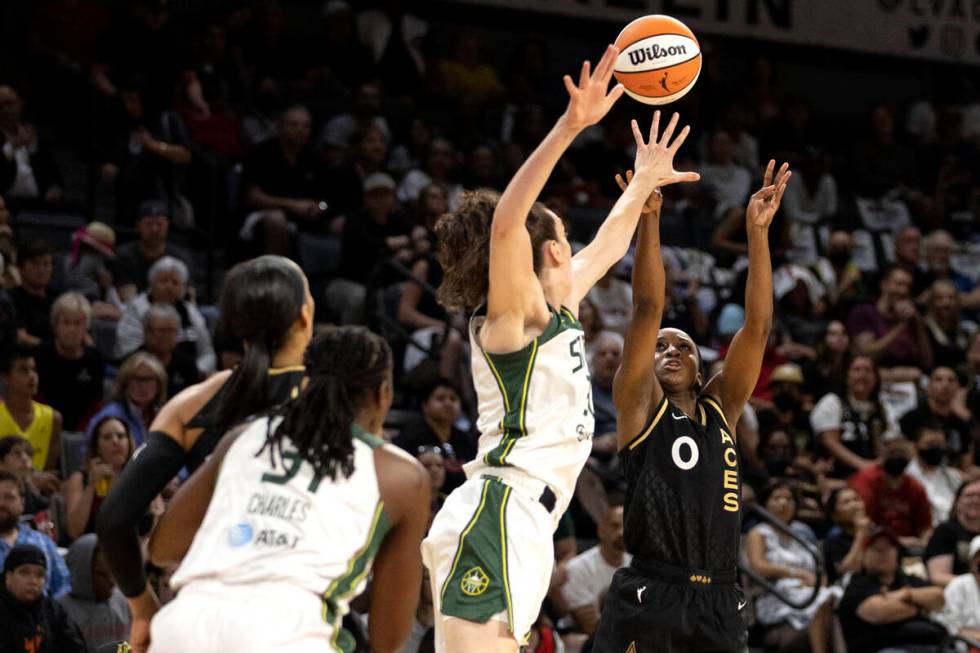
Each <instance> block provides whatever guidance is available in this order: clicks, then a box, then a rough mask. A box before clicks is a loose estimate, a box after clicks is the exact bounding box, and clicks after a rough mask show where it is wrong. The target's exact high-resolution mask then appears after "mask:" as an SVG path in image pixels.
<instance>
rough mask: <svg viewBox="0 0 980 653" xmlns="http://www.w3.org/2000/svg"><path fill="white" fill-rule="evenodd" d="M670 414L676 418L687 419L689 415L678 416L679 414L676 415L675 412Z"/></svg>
mask: <svg viewBox="0 0 980 653" xmlns="http://www.w3.org/2000/svg"><path fill="white" fill-rule="evenodd" d="M670 416H671V417H673V418H674V419H687V415H679V416H678V415H675V414H674V413H671V414H670Z"/></svg>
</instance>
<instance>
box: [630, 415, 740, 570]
mask: <svg viewBox="0 0 980 653" xmlns="http://www.w3.org/2000/svg"><path fill="white" fill-rule="evenodd" d="M696 411H697V412H696V413H695V415H694V417H693V418H689V417H687V415H685V414H684V413H683V412H682V411H681V410H680V409H679V408H677V407H675V406H674V405H673V404H671V403H670V401H668V400H667V398H666V397H664V398H663V399H662V400H661V402H660V403H659V404H658V405H657V408H656V409H655V410H654V411H653V416H652V419H651V420H650V422H649V423H648V425H647V426H646V428H644V429H643V431H641V432H640V433H637V434H636V435H635V437H633V439H632V440H631V441H630V443H629V444H628V445H627V446H626V447H625V448H624V449H623V450H622V451H621V452H620V457H621V461H622V466H623V469H624V472H625V475H626V483H627V489H626V502H625V505H624V524H623V535H624V539H625V541H626V550H627V551H629V552H630V553H631V554H633V556H635V557H636V558H639V559H647V560H651V561H655V562H660V563H665V564H668V565H673V566H675V567H681V568H683V569H698V570H704V571H707V572H720V571H728V570H734V569H735V566H736V564H738V542H739V527H740V523H741V521H740V515H739V509H740V502H741V499H740V496H741V478H740V474H739V466H738V450H737V448H736V446H735V439H734V438H733V437H732V434H731V432H730V431H729V430H728V427H727V425H726V424H725V421H724V417H723V416H722V414H721V410H720V408H719V403H718V401H717V400H715V399H713V398H710V397H706V396H701V397H699V399H698V402H697V409H696Z"/></svg>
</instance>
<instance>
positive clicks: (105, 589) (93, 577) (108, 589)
mask: <svg viewBox="0 0 980 653" xmlns="http://www.w3.org/2000/svg"><path fill="white" fill-rule="evenodd" d="M66 563H67V565H68V570H69V571H70V572H71V592H70V593H68V594H65V595H63V596H62V597H61V598H59V599H58V603H60V604H61V607H62V608H64V609H65V612H66V613H68V618H69V619H70V620H71V621H73V622H74V623H75V624H76V625H77V626H78V629H79V630H80V631H81V634H82V638H83V639H84V640H85V644H86V646H87V650H88V653H100V652H101V651H108V650H110V648H111V649H113V650H114V649H115V646H116V645H117V644H119V643H121V642H123V641H125V640H126V639H128V638H129V627H130V624H131V623H132V617H131V616H130V612H129V605H127V604H126V597H124V596H123V595H122V592H120V591H119V588H117V587H116V584H115V583H114V582H113V580H112V574H111V573H110V572H109V565H107V564H106V561H105V557H104V556H103V555H102V550H101V549H100V548H99V545H98V541H97V539H96V537H95V535H94V534H91V533H90V534H88V535H83V536H81V537H80V538H78V539H77V540H75V541H74V542H73V543H72V545H71V546H70V547H69V548H68V556H67V558H66Z"/></svg>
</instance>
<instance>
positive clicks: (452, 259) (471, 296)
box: [435, 188, 558, 310]
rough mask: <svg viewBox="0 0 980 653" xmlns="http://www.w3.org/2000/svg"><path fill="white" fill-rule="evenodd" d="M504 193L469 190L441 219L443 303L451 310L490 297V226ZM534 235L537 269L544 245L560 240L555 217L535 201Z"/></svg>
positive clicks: (529, 227)
mask: <svg viewBox="0 0 980 653" xmlns="http://www.w3.org/2000/svg"><path fill="white" fill-rule="evenodd" d="M499 201H500V193H498V192H496V191H492V190H487V189H485V188H481V189H477V190H474V191H466V192H464V193H462V194H461V195H460V197H459V203H458V206H457V208H456V210H455V211H453V212H452V213H447V214H446V215H444V216H442V217H441V218H439V221H438V222H437V223H436V227H435V232H436V239H437V241H438V245H437V257H438V259H439V264H440V265H441V266H442V270H443V279H442V284H440V286H439V290H438V292H437V295H436V297H437V299H438V300H439V303H440V304H442V305H443V306H445V307H446V308H449V309H464V310H472V309H474V308H476V307H478V306H480V305H481V304H483V303H484V302H485V301H486V299H487V289H488V288H489V286H490V227H491V224H492V223H493V213H494V211H495V210H496V209H497V203H498V202H499ZM525 225H526V227H527V231H528V234H529V235H530V236H531V251H532V255H533V257H534V261H533V262H534V272H535V273H537V272H538V271H540V269H541V256H542V254H541V246H542V245H543V244H544V243H545V242H547V241H549V240H556V239H557V238H558V234H556V233H555V221H554V218H553V217H552V216H551V214H549V213H548V212H547V210H546V209H545V207H544V205H543V204H540V203H537V202H536V203H535V204H534V206H533V207H532V208H531V212H530V213H529V214H528V216H527V220H526V222H525Z"/></svg>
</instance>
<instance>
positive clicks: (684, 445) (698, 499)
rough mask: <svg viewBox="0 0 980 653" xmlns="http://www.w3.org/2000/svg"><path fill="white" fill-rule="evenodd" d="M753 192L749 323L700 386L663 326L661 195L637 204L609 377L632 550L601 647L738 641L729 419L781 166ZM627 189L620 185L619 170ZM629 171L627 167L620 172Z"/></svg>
mask: <svg viewBox="0 0 980 653" xmlns="http://www.w3.org/2000/svg"><path fill="white" fill-rule="evenodd" d="M775 165H776V164H775V161H770V162H769V165H768V167H767V168H766V172H765V177H764V181H763V187H762V188H761V189H760V190H759V191H758V192H756V193H755V194H754V195H752V197H751V198H750V200H749V203H748V207H747V208H746V211H745V228H746V231H747V233H748V244H749V276H748V283H747V284H746V290H745V324H744V325H743V326H742V328H741V329H740V330H739V331H738V333H737V334H736V335H735V338H734V339H733V340H732V344H731V349H730V350H729V352H728V356H727V357H726V359H725V367H724V369H723V370H722V371H721V372H720V373H719V374H717V375H716V376H715V377H714V378H712V379H711V380H710V381H708V383H707V384H706V385H704V386H703V387H702V379H701V373H700V364H701V360H700V354H699V352H698V348H697V344H696V343H695V342H694V341H693V340H692V339H691V337H690V336H689V335H688V334H687V333H685V332H683V331H681V330H679V329H670V328H665V329H661V328H660V322H661V317H662V315H663V308H664V283H665V274H664V265H663V261H662V260H661V256H660V204H661V201H660V198H659V196H657V195H656V194H654V196H652V197H651V198H650V199H649V200H648V201H647V203H646V205H645V207H644V211H645V212H644V216H643V217H642V219H641V225H640V227H639V231H640V236H639V242H638V244H637V251H636V263H635V266H634V268H633V322H632V323H631V324H630V327H629V330H628V331H627V334H626V343H625V347H624V349H623V362H622V365H621V366H620V368H619V371H618V372H617V374H616V380H615V383H614V385H613V400H614V402H615V405H616V409H617V411H618V413H619V417H618V420H617V433H618V440H619V450H620V456H621V457H622V462H623V469H624V471H625V474H626V481H627V494H626V502H625V506H624V508H625V514H624V519H625V524H624V537H625V541H626V549H627V550H628V551H629V552H630V553H631V554H633V560H632V563H631V564H630V566H629V567H625V568H623V569H620V570H619V571H617V572H616V575H615V576H614V577H613V581H612V584H611V586H610V589H609V594H608V595H607V598H606V604H605V606H604V609H603V613H602V619H601V621H600V623H599V627H598V630H597V633H596V643H595V648H594V649H593V650H594V651H596V652H597V653H607V652H608V653H622V652H623V651H631V652H633V653H646V652H648V651H651V652H652V651H657V652H673V653H676V652H679V651H684V652H686V651H738V652H739V653H741V651H743V650H744V649H745V644H746V629H745V623H744V621H743V619H742V615H741V611H742V609H743V608H744V607H745V603H746V600H745V596H744V594H743V593H742V591H741V588H739V586H738V584H737V583H736V564H737V562H738V542H739V527H740V517H739V508H740V495H739V493H740V485H741V484H740V479H739V470H738V453H737V449H736V445H735V429H734V428H733V427H734V425H735V424H737V423H738V420H739V418H740V417H741V415H742V410H743V408H744V406H745V402H746V401H747V400H748V398H749V396H750V395H751V394H752V390H753V389H754V388H755V385H756V382H757V380H758V378H759V370H760V368H761V366H762V357H763V353H764V352H765V348H766V341H767V340H768V338H769V331H770V328H771V325H772V317H773V303H772V302H773V288H772V264H771V262H770V257H769V240H768V238H769V225H770V224H771V223H772V219H773V216H774V215H775V214H776V210H777V209H778V208H779V202H780V200H781V199H782V197H783V192H784V191H785V190H786V184H787V182H788V181H789V178H790V174H791V173H790V172H789V165H788V164H783V166H782V167H781V168H780V169H779V172H778V174H776V176H775V180H774V179H773V173H774V169H775ZM617 181H618V182H619V184H620V186H621V187H622V188H623V189H624V190H625V189H626V188H627V183H626V182H624V181H623V180H622V179H621V178H618V179H617ZM631 181H632V176H631V175H628V176H627V182H631Z"/></svg>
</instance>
